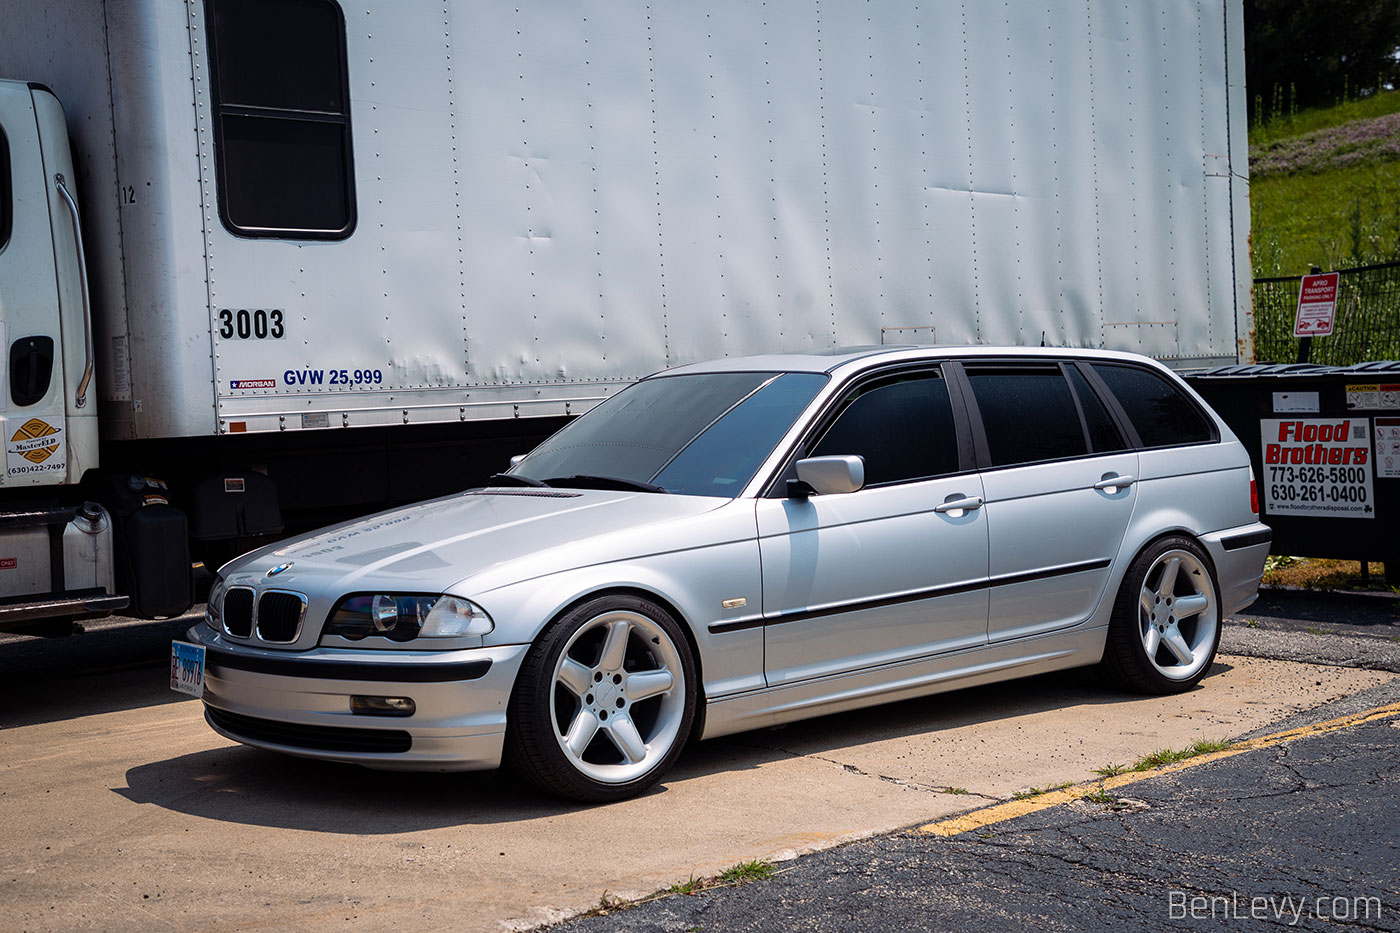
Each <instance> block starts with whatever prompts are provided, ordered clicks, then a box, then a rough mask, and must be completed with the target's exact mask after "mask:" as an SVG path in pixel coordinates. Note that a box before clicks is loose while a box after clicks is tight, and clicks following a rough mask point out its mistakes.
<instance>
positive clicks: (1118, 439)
mask: <svg viewBox="0 0 1400 933" xmlns="http://www.w3.org/2000/svg"><path fill="white" fill-rule="evenodd" d="M1065 372H1066V373H1068V374H1069V382H1070V385H1072V386H1074V394H1075V395H1076V396H1077V397H1078V398H1079V408H1080V410H1081V411H1082V412H1083V413H1084V424H1085V426H1086V427H1087V428H1088V429H1089V442H1090V443H1091V444H1092V445H1093V447H1094V452H1095V453H1111V452H1113V451H1115V450H1127V449H1128V443H1127V442H1126V441H1124V440H1123V435H1122V433H1121V432H1120V431H1119V430H1118V425H1116V424H1114V423H1113V418H1112V417H1111V416H1110V415H1109V413H1108V409H1107V408H1105V407H1104V404H1103V400H1102V399H1100V398H1099V395H1098V393H1097V392H1095V391H1094V390H1093V388H1092V387H1090V385H1089V380H1088V379H1085V378H1084V374H1083V373H1081V372H1080V371H1079V370H1078V368H1076V367H1075V366H1073V365H1070V366H1067V367H1065Z"/></svg>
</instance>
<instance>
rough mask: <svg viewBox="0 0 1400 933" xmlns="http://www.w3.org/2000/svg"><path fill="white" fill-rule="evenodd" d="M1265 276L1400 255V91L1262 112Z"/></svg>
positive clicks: (1255, 208) (1253, 170)
mask: <svg viewBox="0 0 1400 933" xmlns="http://www.w3.org/2000/svg"><path fill="white" fill-rule="evenodd" d="M1249 166H1250V213H1251V230H1252V233H1253V242H1254V275H1255V277H1265V276H1275V275H1301V274H1303V273H1305V272H1307V271H1308V268H1309V267H1310V266H1313V265H1318V266H1321V267H1322V268H1323V269H1326V270H1331V269H1341V268H1347V267H1349V266H1358V265H1369V264H1371V263H1377V262H1388V261H1391V260H1396V259H1400V91H1384V92H1381V93H1377V94H1372V95H1370V96H1368V97H1365V98H1362V99H1359V100H1353V101H1347V102H1345V103H1343V104H1340V105H1338V106H1335V107H1328V108H1323V109H1316V110H1305V111H1302V112H1299V113H1292V114H1285V113H1278V112H1276V113H1275V114H1274V115H1273V117H1272V118H1271V119H1267V120H1264V119H1259V118H1257V117H1256V121H1255V125H1254V126H1252V127H1251V128H1250V132H1249Z"/></svg>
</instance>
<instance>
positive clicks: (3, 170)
mask: <svg viewBox="0 0 1400 933" xmlns="http://www.w3.org/2000/svg"><path fill="white" fill-rule="evenodd" d="M14 223H15V211H14V185H13V184H12V183H11V181H10V140H9V138H8V137H6V136H5V128H4V127H3V126H0V251H3V250H4V249H5V247H7V246H9V245H10V230H11V229H13V227H14Z"/></svg>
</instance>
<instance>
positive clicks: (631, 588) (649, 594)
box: [534, 583, 707, 742]
mask: <svg viewBox="0 0 1400 933" xmlns="http://www.w3.org/2000/svg"><path fill="white" fill-rule="evenodd" d="M604 596H632V597H635V598H637V599H645V600H648V601H649V602H653V603H656V604H657V605H658V606H660V607H661V608H662V609H664V610H665V611H666V612H667V613H669V614H670V616H671V618H673V619H675V620H676V624H677V625H678V626H680V630H681V633H682V634H683V635H685V641H686V647H687V648H689V649H690V656H691V659H692V660H693V661H694V664H695V719H694V722H693V723H692V724H691V729H690V734H689V735H688V736H687V738H686V741H687V742H690V741H692V740H694V739H697V738H699V737H700V735H701V733H702V732H703V731H704V726H705V712H706V707H707V704H706V700H705V671H704V659H703V658H702V657H701V656H700V644H699V642H698V641H697V640H696V638H695V630H694V626H693V625H692V624H691V621H690V619H689V618H687V617H686V614H685V613H683V612H681V610H680V608H679V607H678V606H677V604H676V602H675V601H674V600H672V599H669V598H667V597H666V596H664V595H662V594H661V593H659V592H657V591H656V590H654V589H651V588H649V587H645V586H639V585H637V584H635V583H633V584H612V585H608V584H600V585H598V586H597V587H595V588H593V589H591V590H588V591H586V592H583V593H580V594H578V595H577V596H575V597H574V598H573V599H572V600H570V601H569V602H568V603H566V604H565V605H563V606H561V607H560V608H559V609H558V611H556V612H555V613H554V614H553V615H551V616H550V617H549V618H548V619H546V620H545V623H544V625H542V626H541V627H540V631H539V632H537V633H535V636H534V638H535V640H538V639H539V637H540V634H541V633H542V632H544V630H545V629H547V628H549V626H551V625H553V624H554V623H555V622H557V621H558V620H559V619H562V618H563V617H564V616H566V615H568V614H569V613H570V612H573V611H574V610H575V609H577V608H578V607H579V606H582V605H583V604H584V603H586V602H588V601H590V600H594V599H599V598H601V597H604Z"/></svg>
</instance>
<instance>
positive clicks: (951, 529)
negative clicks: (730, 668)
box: [757, 368, 987, 685]
mask: <svg viewBox="0 0 1400 933" xmlns="http://www.w3.org/2000/svg"><path fill="white" fill-rule="evenodd" d="M953 410H954V406H953V400H952V397H951V396H950V390H949V386H948V383H947V380H946V379H945V378H944V377H943V375H942V373H941V372H940V370H939V369H937V368H932V369H924V370H920V371H915V372H905V373H900V374H897V375H886V376H881V377H878V378H875V379H874V380H873V381H866V382H865V383H863V384H861V385H859V386H857V387H856V388H854V389H853V390H851V391H850V392H848V393H847V394H846V395H845V397H844V398H843V399H842V401H841V403H840V404H839V405H838V407H837V408H836V410H835V413H834V415H833V416H832V417H828V418H827V419H826V423H825V425H824V426H821V427H819V428H818V430H817V431H816V433H815V434H814V436H813V437H812V438H810V439H809V440H808V442H806V444H805V446H804V450H805V455H808V456H834V455H857V456H860V457H862V458H863V459H864V461H865V469H866V486H865V488H863V489H861V490H859V491H858V492H853V493H847V494H843V495H826V496H823V495H813V496H811V497H809V498H805V499H802V498H766V499H760V500H759V501H758V503H757V510H758V532H759V549H760V554H761V556H762V565H763V566H762V573H763V611H764V619H765V641H764V647H765V673H766V676H767V679H768V683H769V684H770V685H773V684H784V683H792V682H796V681H801V680H807V679H811V678H814V677H821V676H825V675H830V674H838V673H841V672H845V671H853V670H858V669H862V668H869V667H875V666H879V665H882V664H890V663H897V662H901V661H908V660H912V659H916V658H920V657H925V656H929V655H933V654H937V653H939V652H943V651H949V650H953V649H958V648H968V647H972V646H976V645H981V644H983V643H984V642H985V641H986V627H987V592H986V575H987V527H986V522H985V520H984V519H983V517H982V513H981V511H980V508H978V506H979V505H980V502H981V499H980V497H981V495H982V487H981V483H980V481H979V479H978V477H977V474H976V472H975V471H973V470H972V469H971V461H970V457H964V456H963V455H962V453H960V448H959V444H958V439H957V429H956V425H955V420H954V415H953ZM969 453H970V451H969ZM799 455H802V452H799ZM950 500H951V501H960V500H970V501H969V505H970V507H968V508H962V509H949V508H947V503H948V502H949V501H950Z"/></svg>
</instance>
